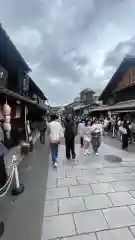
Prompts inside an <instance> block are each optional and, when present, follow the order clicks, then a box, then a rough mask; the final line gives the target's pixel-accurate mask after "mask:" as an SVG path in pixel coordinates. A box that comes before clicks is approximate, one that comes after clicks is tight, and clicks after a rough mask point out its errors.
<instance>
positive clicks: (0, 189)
mask: <svg viewBox="0 0 135 240" xmlns="http://www.w3.org/2000/svg"><path fill="white" fill-rule="evenodd" d="M13 172H14V168H13V170H12V173H11V176H10V177H9V178H8V180H7V182H6V183H5V185H4V186H3V187H2V188H0V192H1V191H2V190H3V189H4V188H5V187H6V186H7V185H8V184H9V182H10V180H11V178H12V174H13Z"/></svg>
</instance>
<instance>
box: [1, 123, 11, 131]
mask: <svg viewBox="0 0 135 240" xmlns="http://www.w3.org/2000/svg"><path fill="white" fill-rule="evenodd" d="M3 130H4V131H5V132H10V131H11V123H10V122H4V123H3Z"/></svg>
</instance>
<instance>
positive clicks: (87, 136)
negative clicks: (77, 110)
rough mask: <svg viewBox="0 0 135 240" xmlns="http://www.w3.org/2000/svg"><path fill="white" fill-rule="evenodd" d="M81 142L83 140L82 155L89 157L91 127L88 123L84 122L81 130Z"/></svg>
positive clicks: (87, 121)
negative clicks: (83, 149) (83, 150)
mask: <svg viewBox="0 0 135 240" xmlns="http://www.w3.org/2000/svg"><path fill="white" fill-rule="evenodd" d="M83 140H84V148H85V152H84V155H89V154H90V152H89V147H90V141H91V126H90V121H89V120H86V121H85V125H84V128H83Z"/></svg>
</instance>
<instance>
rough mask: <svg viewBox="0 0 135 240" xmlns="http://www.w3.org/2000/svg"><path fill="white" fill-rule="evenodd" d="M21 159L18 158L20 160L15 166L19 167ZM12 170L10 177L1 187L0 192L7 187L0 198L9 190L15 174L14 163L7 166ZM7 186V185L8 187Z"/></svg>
mask: <svg viewBox="0 0 135 240" xmlns="http://www.w3.org/2000/svg"><path fill="white" fill-rule="evenodd" d="M22 159H23V156H22V157H21V158H20V160H19V161H18V162H17V166H18V165H19V163H20V162H21V161H22ZM11 167H12V168H13V169H12V173H11V176H10V177H9V178H8V180H7V182H6V183H5V185H4V186H3V187H2V188H0V192H1V191H3V190H4V189H5V188H6V187H7V186H8V187H7V189H6V191H5V192H4V193H3V194H0V198H1V197H4V196H5V195H6V194H7V192H8V190H9V188H10V186H11V183H12V180H13V177H14V173H15V163H13V162H12V164H11V165H10V166H8V168H11ZM8 184H9V185H8Z"/></svg>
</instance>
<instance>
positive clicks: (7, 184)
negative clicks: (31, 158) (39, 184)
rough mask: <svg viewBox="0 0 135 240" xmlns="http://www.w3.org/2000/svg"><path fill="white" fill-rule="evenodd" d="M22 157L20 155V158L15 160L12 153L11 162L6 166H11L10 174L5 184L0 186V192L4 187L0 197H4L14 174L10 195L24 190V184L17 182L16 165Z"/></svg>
mask: <svg viewBox="0 0 135 240" xmlns="http://www.w3.org/2000/svg"><path fill="white" fill-rule="evenodd" d="M22 159H23V157H21V158H20V160H19V161H17V159H16V156H15V155H13V157H12V164H11V165H10V166H9V167H8V168H11V167H12V172H11V176H10V177H9V178H8V180H7V182H6V183H5V185H4V186H3V187H2V188H0V192H2V191H3V190H4V189H5V188H6V190H5V192H4V193H2V194H0V198H1V197H4V196H5V195H6V194H7V192H8V190H9V189H10V187H11V184H12V181H13V178H14V176H15V183H16V186H15V187H14V188H13V189H12V195H18V194H20V193H22V192H23V191H24V186H23V185H21V184H20V183H19V174H18V168H17V166H18V165H19V163H20V162H21V161H22Z"/></svg>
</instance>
